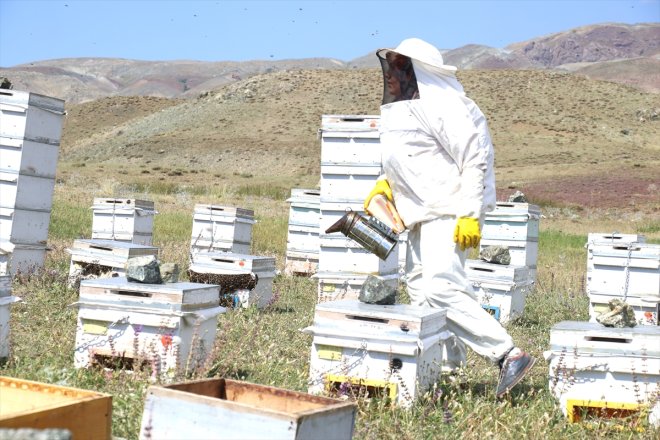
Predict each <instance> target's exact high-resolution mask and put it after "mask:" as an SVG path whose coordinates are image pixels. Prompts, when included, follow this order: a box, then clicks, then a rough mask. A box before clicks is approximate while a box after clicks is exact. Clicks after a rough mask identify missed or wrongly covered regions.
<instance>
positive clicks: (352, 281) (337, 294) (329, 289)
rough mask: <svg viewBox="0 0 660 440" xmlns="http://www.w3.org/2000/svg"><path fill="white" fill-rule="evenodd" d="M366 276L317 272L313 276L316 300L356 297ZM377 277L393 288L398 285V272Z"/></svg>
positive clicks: (324, 300) (358, 295)
mask: <svg viewBox="0 0 660 440" xmlns="http://www.w3.org/2000/svg"><path fill="white" fill-rule="evenodd" d="M368 276H369V275H360V274H356V273H348V272H317V273H316V274H314V276H313V277H314V278H316V279H317V280H318V298H317V302H319V303H321V302H326V301H338V300H344V299H358V298H359V297H360V290H362V286H363V285H364V283H365V281H367V277H368ZM379 278H380V279H381V281H382V282H383V283H385V284H386V285H388V286H390V287H392V288H394V289H396V288H397V287H398V286H399V274H398V273H393V274H389V275H381V276H379Z"/></svg>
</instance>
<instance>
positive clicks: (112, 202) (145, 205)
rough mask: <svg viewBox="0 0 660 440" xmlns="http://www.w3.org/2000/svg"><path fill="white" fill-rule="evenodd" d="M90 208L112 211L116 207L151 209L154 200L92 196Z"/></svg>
mask: <svg viewBox="0 0 660 440" xmlns="http://www.w3.org/2000/svg"><path fill="white" fill-rule="evenodd" d="M92 209H94V210H97V211H98V210H102V211H112V210H117V209H142V210H146V211H153V210H154V202H152V201H150V200H138V199H121V198H112V197H111V198H107V197H96V198H94V204H93V206H92Z"/></svg>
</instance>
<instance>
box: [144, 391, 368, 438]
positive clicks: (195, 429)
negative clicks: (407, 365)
mask: <svg viewBox="0 0 660 440" xmlns="http://www.w3.org/2000/svg"><path fill="white" fill-rule="evenodd" d="M356 413H357V406H356V405H355V403H353V402H344V401H341V400H338V399H330V398H327V397H319V396H312V395H309V394H305V393H300V392H296V391H290V390H285V389H280V388H275V387H269V386H264V385H257V384H251V383H247V382H240V381H235V380H231V379H217V378H216V379H203V380H197V381H190V382H184V383H179V384H172V385H168V386H151V387H149V389H148V390H147V395H146V398H145V402H144V411H143V414H142V426H141V428H140V439H182V438H190V439H232V440H234V439H246V440H247V439H250V440H252V439H254V440H257V439H290V440H313V439H337V440H350V439H351V438H352V436H353V428H354V425H355V417H356ZM191 414H194V417H190V415H191Z"/></svg>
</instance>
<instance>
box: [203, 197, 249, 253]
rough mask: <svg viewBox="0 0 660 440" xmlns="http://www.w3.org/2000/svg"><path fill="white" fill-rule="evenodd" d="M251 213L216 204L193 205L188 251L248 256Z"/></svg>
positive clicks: (247, 210) (246, 210)
mask: <svg viewBox="0 0 660 440" xmlns="http://www.w3.org/2000/svg"><path fill="white" fill-rule="evenodd" d="M255 223H256V222H255V220H254V211H253V210H251V209H243V208H234V207H231V206H219V205H203V204H199V205H195V211H194V213H193V226H192V239H191V241H190V251H191V253H195V252H200V251H201V252H207V251H219V252H235V253H237V254H249V253H250V247H251V245H252V225H254V224H255Z"/></svg>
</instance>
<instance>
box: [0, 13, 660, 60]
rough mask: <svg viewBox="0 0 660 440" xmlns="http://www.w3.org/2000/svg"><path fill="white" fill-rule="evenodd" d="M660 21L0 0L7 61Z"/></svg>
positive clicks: (302, 49) (226, 55)
mask: <svg viewBox="0 0 660 440" xmlns="http://www.w3.org/2000/svg"><path fill="white" fill-rule="evenodd" d="M605 22H618V23H644V22H646V23H648V22H660V0H555V1H542V0H511V1H508V0H490V1H487V0H463V1H450V0H435V1H433V0H427V1H393V0H392V1H388V0H372V1H359V0H354V1H351V0H335V1H324V0H307V1H305V0H299V1H277V0H270V1H238V0H234V1H231V0H229V1H228V0H203V1H197V0H188V1H176V0H164V1H163V0H111V1H105V0H0V66H1V67H11V66H14V65H17V64H22V63H29V62H31V61H42V60H47V59H56V58H74V57H110V58H127V59H136V60H184V59H185V60H199V61H245V60H253V59H260V60H266V59H275V60H277V59H291V58H312V57H324V58H325V57H327V58H336V59H339V60H342V61H350V60H352V59H354V58H358V57H361V56H363V55H367V54H368V53H370V52H372V51H375V50H376V49H377V48H381V47H393V46H396V45H397V44H398V43H399V42H400V41H401V40H402V39H404V38H408V37H413V36H414V37H419V38H422V39H425V40H427V41H429V42H430V43H432V44H434V45H435V46H437V47H439V48H441V49H455V48H457V47H461V46H463V45H465V44H471V43H474V44H484V45H487V46H492V47H498V48H503V47H505V46H506V45H508V44H511V43H515V42H519V41H524V40H528V39H531V38H534V37H539V36H543V35H548V34H551V33H555V32H561V31H565V30H568V29H571V28H574V27H579V26H584V25H588V24H596V23H605Z"/></svg>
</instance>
